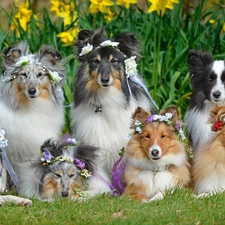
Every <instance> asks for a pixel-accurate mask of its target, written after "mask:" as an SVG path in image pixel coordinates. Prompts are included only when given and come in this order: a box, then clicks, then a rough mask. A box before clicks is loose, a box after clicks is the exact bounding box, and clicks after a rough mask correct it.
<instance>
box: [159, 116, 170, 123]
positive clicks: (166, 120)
mask: <svg viewBox="0 0 225 225" xmlns="http://www.w3.org/2000/svg"><path fill="white" fill-rule="evenodd" d="M159 121H165V122H168V119H167V117H166V116H161V118H159Z"/></svg>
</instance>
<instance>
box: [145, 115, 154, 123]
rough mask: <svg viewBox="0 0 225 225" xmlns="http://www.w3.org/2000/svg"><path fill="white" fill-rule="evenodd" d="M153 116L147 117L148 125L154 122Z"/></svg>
mask: <svg viewBox="0 0 225 225" xmlns="http://www.w3.org/2000/svg"><path fill="white" fill-rule="evenodd" d="M153 117H154V116H153V115H150V116H148V117H147V119H146V120H145V122H146V123H151V122H152V121H153Z"/></svg>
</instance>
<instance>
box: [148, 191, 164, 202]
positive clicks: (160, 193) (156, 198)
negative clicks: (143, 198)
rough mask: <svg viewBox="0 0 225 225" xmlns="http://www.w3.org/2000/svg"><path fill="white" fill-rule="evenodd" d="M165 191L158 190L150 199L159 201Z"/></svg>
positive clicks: (150, 200)
mask: <svg viewBox="0 0 225 225" xmlns="http://www.w3.org/2000/svg"><path fill="white" fill-rule="evenodd" d="M163 197H164V196H163V193H162V192H158V193H157V194H155V195H154V196H153V197H152V198H150V199H149V202H152V201H157V200H162V199H163Z"/></svg>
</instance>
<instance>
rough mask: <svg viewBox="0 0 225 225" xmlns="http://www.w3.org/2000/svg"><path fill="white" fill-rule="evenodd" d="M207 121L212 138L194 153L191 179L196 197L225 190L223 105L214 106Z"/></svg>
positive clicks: (224, 116) (224, 120) (224, 110)
mask: <svg viewBox="0 0 225 225" xmlns="http://www.w3.org/2000/svg"><path fill="white" fill-rule="evenodd" d="M209 122H210V124H212V126H211V129H212V133H211V135H212V138H211V137H209V139H208V141H207V142H206V143H205V144H203V145H201V146H199V148H198V149H197V151H196V152H195V154H194V164H193V181H194V186H195V191H196V193H197V194H198V196H197V197H206V196H210V195H213V194H216V193H220V192H223V191H224V190H225V126H224V124H225V106H215V107H214V108H213V110H212V111H211V115H210V121H209Z"/></svg>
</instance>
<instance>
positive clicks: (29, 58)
mask: <svg viewBox="0 0 225 225" xmlns="http://www.w3.org/2000/svg"><path fill="white" fill-rule="evenodd" d="M31 61H32V55H31V54H30V55H25V56H21V57H20V58H19V60H18V61H17V62H16V66H19V67H20V66H24V65H26V64H29V63H31Z"/></svg>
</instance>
